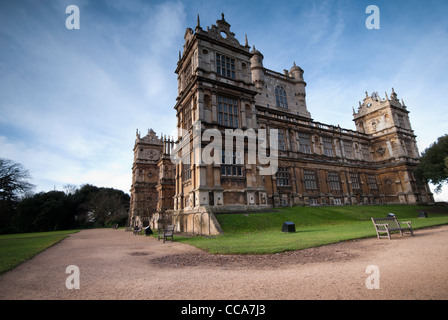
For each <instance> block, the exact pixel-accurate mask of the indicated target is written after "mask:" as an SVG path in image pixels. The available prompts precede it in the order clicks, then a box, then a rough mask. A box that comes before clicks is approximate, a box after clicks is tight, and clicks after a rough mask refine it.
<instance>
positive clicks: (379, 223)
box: [371, 217, 414, 240]
mask: <svg viewBox="0 0 448 320" xmlns="http://www.w3.org/2000/svg"><path fill="white" fill-rule="evenodd" d="M371 219H372V222H373V225H374V226H375V229H376V235H377V237H378V239H381V238H385V237H387V238H389V240H390V233H391V232H392V231H400V234H401V235H403V234H404V233H406V232H409V233H410V234H411V235H412V236H414V232H413V231H412V226H411V222H410V221H404V222H401V223H406V224H407V227H402V226H401V224H400V222H399V221H398V220H397V218H396V217H386V218H371ZM384 234H387V235H384Z"/></svg>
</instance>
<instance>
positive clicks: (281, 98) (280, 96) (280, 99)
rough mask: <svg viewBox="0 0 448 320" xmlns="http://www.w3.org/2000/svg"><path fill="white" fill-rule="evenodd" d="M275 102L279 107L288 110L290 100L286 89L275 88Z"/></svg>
mask: <svg viewBox="0 0 448 320" xmlns="http://www.w3.org/2000/svg"><path fill="white" fill-rule="evenodd" d="M275 101H276V103H277V107H281V108H285V109H288V100H287V99H286V91H285V88H283V87H280V86H275Z"/></svg>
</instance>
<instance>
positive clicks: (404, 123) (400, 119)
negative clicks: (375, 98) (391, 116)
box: [397, 114, 406, 128]
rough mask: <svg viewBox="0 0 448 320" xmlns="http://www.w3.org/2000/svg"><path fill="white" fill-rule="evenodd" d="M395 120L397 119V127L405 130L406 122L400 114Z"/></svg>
mask: <svg viewBox="0 0 448 320" xmlns="http://www.w3.org/2000/svg"><path fill="white" fill-rule="evenodd" d="M397 118H398V126H399V127H401V128H406V122H405V121H404V116H403V115H401V114H398V115H397Z"/></svg>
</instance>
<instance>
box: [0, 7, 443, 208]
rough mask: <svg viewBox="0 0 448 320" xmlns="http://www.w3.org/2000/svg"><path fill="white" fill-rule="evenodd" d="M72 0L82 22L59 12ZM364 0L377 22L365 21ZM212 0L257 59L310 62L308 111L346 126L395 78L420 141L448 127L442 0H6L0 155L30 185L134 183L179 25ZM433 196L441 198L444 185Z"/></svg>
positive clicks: (169, 103)
mask: <svg viewBox="0 0 448 320" xmlns="http://www.w3.org/2000/svg"><path fill="white" fill-rule="evenodd" d="M70 5H76V6H77V7H78V8H79V29H68V28H67V26H66V20H67V19H68V18H69V21H72V20H71V14H72V13H73V12H72V11H70V10H69V11H68V13H66V8H67V7H68V6H70ZM369 5H376V6H377V7H378V9H379V20H378V22H379V29H368V28H367V27H366V20H368V18H369V17H370V16H371V14H372V12H370V11H369V12H368V13H366V8H367V7H368V6H369ZM221 13H224V14H225V19H226V21H227V22H228V23H229V24H230V25H231V31H232V32H234V33H235V36H236V38H237V39H238V40H239V41H240V43H242V44H244V40H245V35H247V38H248V42H249V45H250V46H251V47H252V46H253V45H255V47H256V49H257V50H259V51H260V52H262V53H263V55H264V61H263V63H264V66H265V67H266V68H268V69H271V70H274V71H278V72H282V71H283V70H284V69H288V70H289V69H290V68H291V67H292V66H293V64H294V62H295V63H296V64H297V65H298V66H300V67H301V68H302V69H303V70H304V71H305V73H304V78H305V81H306V82H307V87H306V92H307V96H306V99H307V107H308V110H309V111H310V113H311V116H312V118H313V119H314V121H317V122H321V123H325V124H332V125H338V124H339V125H340V126H341V127H343V128H346V129H352V130H355V125H354V122H353V120H352V119H353V115H352V108H353V107H355V109H357V107H358V101H362V99H363V98H364V97H365V92H366V91H368V92H369V93H371V92H378V93H379V95H380V97H383V98H384V97H385V92H387V94H388V95H389V96H390V93H391V90H392V88H394V90H395V92H396V93H397V94H398V98H399V99H401V98H402V99H403V100H404V101H405V103H406V105H407V108H408V111H410V114H409V117H410V120H411V125H412V128H413V130H414V133H415V134H416V135H417V145H418V148H419V151H420V152H422V151H424V150H425V149H426V148H428V147H429V146H430V145H431V144H432V143H434V142H435V141H436V140H437V138H438V137H440V136H443V135H444V134H447V133H448V130H447V128H448V115H447V112H446V111H447V107H446V104H445V99H446V97H445V94H446V91H447V89H448V77H447V74H446V72H447V71H448V59H447V57H448V19H447V18H446V14H447V13H448V2H447V1H444V0H440V1H435V0H407V1H399V0H394V1H386V0H369V1H364V0H326V1H325V0H294V1H286V0H278V1H272V0H271V1H266V0H257V1H252V0H239V1H225V0H221V1H215V0H207V1H200V0H189V1H180V0H178V1H175V0H173V1H149V0H108V1H106V0H68V1H65V0H32V1H26V0H2V1H0V158H6V159H11V160H13V161H16V162H19V163H21V164H22V165H23V166H24V167H25V168H26V169H27V170H29V172H30V174H31V183H33V184H34V185H35V186H36V187H35V190H34V191H35V192H40V191H50V190H54V189H56V190H63V188H64V186H65V185H67V184H70V185H75V186H81V185H83V184H86V183H89V184H93V185H96V186H98V187H111V188H115V189H119V190H123V191H124V192H126V193H129V190H130V187H131V179H132V162H133V147H134V142H135V133H136V130H137V129H138V130H139V131H140V132H141V133H142V135H145V134H146V132H147V130H148V129H150V128H151V129H153V130H154V131H155V132H156V133H158V134H161V133H163V134H166V135H170V134H172V133H173V132H174V131H175V127H176V113H175V110H174V108H173V107H174V105H175V103H176V97H177V93H178V92H177V75H176V74H175V72H174V71H175V68H176V66H177V61H178V58H179V51H180V50H182V47H183V44H184V34H185V30H186V28H192V29H194V28H195V26H196V22H197V15H198V14H199V17H200V23H201V27H202V28H203V29H206V27H207V26H211V25H212V24H216V20H218V19H221ZM431 187H432V186H431ZM434 196H435V199H436V200H443V201H448V186H445V187H444V188H443V189H442V193H440V194H434Z"/></svg>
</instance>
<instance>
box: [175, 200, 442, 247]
mask: <svg viewBox="0 0 448 320" xmlns="http://www.w3.org/2000/svg"><path fill="white" fill-rule="evenodd" d="M419 211H425V212H427V214H428V218H418V213H419ZM388 213H394V214H395V215H396V216H397V218H398V220H399V221H411V222H412V227H413V229H418V228H423V227H429V226H435V225H441V224H448V207H428V206H424V207H423V206H422V207H420V206H408V205H378V206H342V207H292V208H284V209H279V210H277V211H276V212H270V213H249V214H217V215H216V218H217V219H218V221H219V223H220V224H221V227H222V229H223V233H224V234H223V235H219V236H216V237H191V238H188V237H180V236H177V237H175V240H176V241H179V242H184V243H189V244H191V245H193V246H195V247H198V248H200V249H203V250H205V251H208V252H211V253H219V254H270V253H277V252H284V251H290V250H299V249H305V248H310V247H316V246H322V245H326V244H330V243H336V242H340V241H345V240H350V239H359V238H366V237H374V236H376V232H375V228H374V226H373V224H372V222H371V220H370V217H375V218H378V217H385V216H386V215H387V214H388ZM285 221H292V222H294V223H295V228H296V232H295V233H283V232H281V230H282V225H283V223H284V222H285ZM396 236H397V235H395V237H396ZM398 236H399V235H398Z"/></svg>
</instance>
